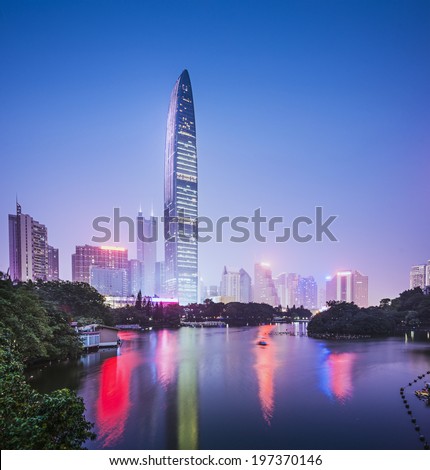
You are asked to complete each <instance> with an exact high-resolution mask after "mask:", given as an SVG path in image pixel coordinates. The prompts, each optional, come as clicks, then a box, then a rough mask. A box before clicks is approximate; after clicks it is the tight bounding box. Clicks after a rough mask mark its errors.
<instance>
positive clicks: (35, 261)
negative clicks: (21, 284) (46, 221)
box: [9, 202, 58, 281]
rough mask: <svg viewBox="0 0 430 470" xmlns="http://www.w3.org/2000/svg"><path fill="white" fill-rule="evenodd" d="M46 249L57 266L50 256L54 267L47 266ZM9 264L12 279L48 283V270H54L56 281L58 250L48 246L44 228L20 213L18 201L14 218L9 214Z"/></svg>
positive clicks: (28, 216) (47, 255) (46, 232)
mask: <svg viewBox="0 0 430 470" xmlns="http://www.w3.org/2000/svg"><path fill="white" fill-rule="evenodd" d="M49 249H51V250H55V252H56V258H57V261H56V263H57V265H56V266H55V259H54V257H52V256H51V261H52V263H53V264H52V266H50V263H49V260H50V258H49ZM52 253H54V252H52ZM9 263H10V268H9V269H10V277H11V278H12V279H13V280H18V281H30V280H31V281H36V280H38V279H41V280H43V281H46V280H50V270H51V271H53V270H55V269H56V271H57V273H56V276H57V279H58V250H56V249H55V248H53V247H50V246H49V245H48V230H47V228H46V226H45V225H43V224H41V223H39V222H38V221H37V220H34V219H33V217H31V216H30V215H28V214H23V213H22V210H21V206H20V204H18V202H17V203H16V215H15V214H9ZM51 268H52V269H51Z"/></svg>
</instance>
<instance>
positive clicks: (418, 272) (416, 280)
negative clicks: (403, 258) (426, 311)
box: [409, 260, 430, 289]
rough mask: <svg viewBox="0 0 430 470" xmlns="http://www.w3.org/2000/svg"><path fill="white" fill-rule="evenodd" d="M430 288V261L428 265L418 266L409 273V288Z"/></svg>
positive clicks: (413, 267)
mask: <svg viewBox="0 0 430 470" xmlns="http://www.w3.org/2000/svg"><path fill="white" fill-rule="evenodd" d="M426 286H430V260H429V261H428V263H427V264H417V265H415V266H412V267H411V269H410V271H409V288H410V289H414V288H415V287H421V289H424V288H425V287H426Z"/></svg>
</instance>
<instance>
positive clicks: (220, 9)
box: [0, 0, 430, 303]
mask: <svg viewBox="0 0 430 470" xmlns="http://www.w3.org/2000/svg"><path fill="white" fill-rule="evenodd" d="M0 64H1V70H2V72H1V74H0V126H1V129H2V132H1V135H0V155H1V182H2V196H1V201H0V269H3V270H5V269H7V267H8V233H7V214H8V213H13V212H14V205H15V195H16V194H18V197H19V200H20V202H21V204H22V206H23V211H24V212H25V213H29V214H31V215H32V216H33V217H34V218H36V219H37V220H39V221H40V222H42V223H45V224H46V225H47V227H48V231H49V241H50V243H51V244H52V245H54V246H56V247H58V248H59V249H60V275H61V277H63V278H70V277H71V261H70V257H71V254H72V252H73V251H74V246H75V245H77V244H85V243H90V240H91V237H92V236H93V235H95V233H94V230H93V229H92V220H93V218H95V217H97V216H100V215H107V216H111V215H112V213H113V207H120V208H121V212H122V213H123V214H124V215H128V216H130V217H134V216H135V215H136V213H137V210H138V208H139V204H140V203H142V206H143V210H144V212H145V213H146V214H149V212H150V210H151V206H152V205H153V207H154V213H155V214H158V215H162V209H163V167H164V139H165V127H166V118H167V107H168V101H169V96H170V92H171V89H172V87H173V84H174V82H175V80H176V78H177V77H178V76H179V74H180V73H181V72H182V70H183V69H184V68H187V69H188V70H189V72H190V76H191V82H192V86H193V93H194V99H195V110H196V124H197V145H198V157H199V212H200V214H201V215H205V216H209V217H212V218H218V217H221V216H223V215H229V216H236V215H244V216H251V215H252V214H253V211H254V209H256V208H258V207H261V209H262V212H263V213H264V214H265V215H267V216H283V217H285V219H286V220H287V221H291V220H292V219H293V218H294V217H296V216H300V215H306V216H311V217H312V215H313V214H314V207H315V206H323V207H324V213H325V214H327V215H331V214H336V215H338V216H339V217H338V220H337V221H336V222H335V224H333V226H332V227H333V231H334V232H335V234H336V236H337V237H338V238H339V242H337V243H331V242H328V241H324V242H322V243H314V242H311V243H306V244H299V243H297V242H294V241H290V242H287V243H286V244H278V245H276V244H274V243H265V244H262V243H258V242H251V241H250V242H247V243H243V244H234V243H229V242H224V243H208V244H203V245H201V246H200V263H199V264H200V271H201V276H202V277H203V278H204V280H205V282H206V283H207V284H217V283H219V280H220V275H221V271H222V268H223V265H224V264H228V265H233V266H237V267H241V266H243V267H244V268H245V269H247V270H248V271H249V272H250V274H251V275H252V276H253V264H254V262H256V261H268V262H270V263H271V264H272V265H273V271H274V274H277V273H279V272H298V273H300V274H303V275H310V274H313V275H315V276H316V277H317V280H318V281H320V282H322V281H323V279H324V277H325V276H326V275H327V274H331V273H333V272H334V270H336V269H346V268H353V269H358V270H359V271H361V272H362V273H364V274H368V275H369V290H370V301H371V302H372V303H376V302H378V301H379V299H380V298H382V297H393V296H395V295H397V294H398V293H399V292H400V291H402V290H404V289H406V288H408V273H409V267H410V265H412V264H417V263H424V262H426V261H427V259H429V258H430V236H429V229H430V222H429V220H430V218H429V202H430V182H429V176H430V159H429V152H430V132H429V130H430V129H429V123H430V2H428V1H377V2H375V1H348V2H341V1H324V2H321V1H312V0H302V1H291V0H285V1H264V2H263V1H236V2H224V1H221V0H217V1H211V0H198V1H197V0H184V1H180V2H179V1H155V0H154V1H134V0H130V1H127V2H120V1H106V0H104V1H91V0H87V1H84V0H80V1H79V0H78V1H76V0H74V1H61V2H58V1H44V0H38V1H36V0H34V1H30V0H25V1H20V0H14V1H10V0H3V1H2V3H1V4H0ZM123 245H125V243H123ZM130 255H131V256H133V257H134V256H135V252H134V248H130ZM162 257H163V250H162V249H161V247H160V250H159V258H162Z"/></svg>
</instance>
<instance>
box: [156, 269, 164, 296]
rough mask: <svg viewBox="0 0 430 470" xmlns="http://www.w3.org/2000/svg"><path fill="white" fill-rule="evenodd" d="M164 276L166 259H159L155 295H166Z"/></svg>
mask: <svg viewBox="0 0 430 470" xmlns="http://www.w3.org/2000/svg"><path fill="white" fill-rule="evenodd" d="M164 278H165V275H164V261H157V262H156V263H155V295H157V296H158V297H164V296H165V290H164Z"/></svg>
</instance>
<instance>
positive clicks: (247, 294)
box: [239, 268, 252, 304]
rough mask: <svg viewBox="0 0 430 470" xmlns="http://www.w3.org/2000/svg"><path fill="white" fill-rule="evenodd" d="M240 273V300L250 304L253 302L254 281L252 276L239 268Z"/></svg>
mask: <svg viewBox="0 0 430 470" xmlns="http://www.w3.org/2000/svg"><path fill="white" fill-rule="evenodd" d="M239 275H240V302H242V303H244V304H248V303H249V302H252V281H251V276H250V275H249V274H248V273H247V272H246V271H245V270H244V269H243V268H240V269H239Z"/></svg>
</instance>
